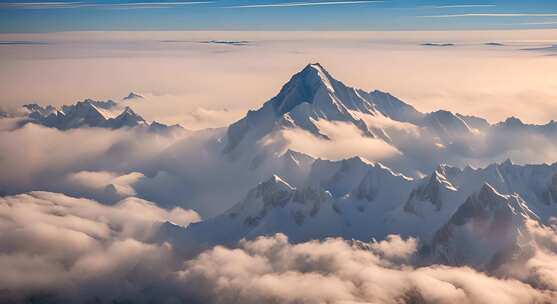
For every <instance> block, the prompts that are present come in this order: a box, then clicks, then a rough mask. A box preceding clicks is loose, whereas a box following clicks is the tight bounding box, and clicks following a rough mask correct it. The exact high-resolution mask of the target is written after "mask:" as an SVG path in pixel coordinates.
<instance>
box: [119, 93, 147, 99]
mask: <svg viewBox="0 0 557 304" xmlns="http://www.w3.org/2000/svg"><path fill="white" fill-rule="evenodd" d="M130 99H144V97H143V96H142V95H140V94H137V93H135V92H130V94H128V96H126V97H124V100H130Z"/></svg>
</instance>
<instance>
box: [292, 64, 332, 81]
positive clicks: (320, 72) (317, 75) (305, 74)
mask: <svg viewBox="0 0 557 304" xmlns="http://www.w3.org/2000/svg"><path fill="white" fill-rule="evenodd" d="M296 76H301V77H300V78H301V79H302V80H304V81H312V80H313V81H319V82H327V83H328V82H329V81H331V80H332V79H333V77H332V76H331V74H329V72H327V70H325V68H324V67H323V66H322V65H321V64H320V63H310V64H308V65H306V67H305V68H304V69H303V70H302V71H301V72H300V73H298V74H297V75H296Z"/></svg>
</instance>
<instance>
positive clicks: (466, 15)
mask: <svg viewBox="0 0 557 304" xmlns="http://www.w3.org/2000/svg"><path fill="white" fill-rule="evenodd" d="M417 17H418V18H460V17H557V13H555V14H554V13H548V14H546V13H543V14H526V13H509V14H507V13H469V14H451V15H429V16H417Z"/></svg>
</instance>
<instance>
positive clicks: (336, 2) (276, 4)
mask: <svg viewBox="0 0 557 304" xmlns="http://www.w3.org/2000/svg"><path fill="white" fill-rule="evenodd" d="M381 2H384V1H328V2H283V3H273V4H248V5H237V6H228V7H226V8H268V7H294V6H320V5H346V4H365V3H381Z"/></svg>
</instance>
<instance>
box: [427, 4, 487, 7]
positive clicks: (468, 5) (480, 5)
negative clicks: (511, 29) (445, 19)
mask: <svg viewBox="0 0 557 304" xmlns="http://www.w3.org/2000/svg"><path fill="white" fill-rule="evenodd" d="M494 6H497V5H495V4H454V5H437V6H433V8H471V7H494Z"/></svg>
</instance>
